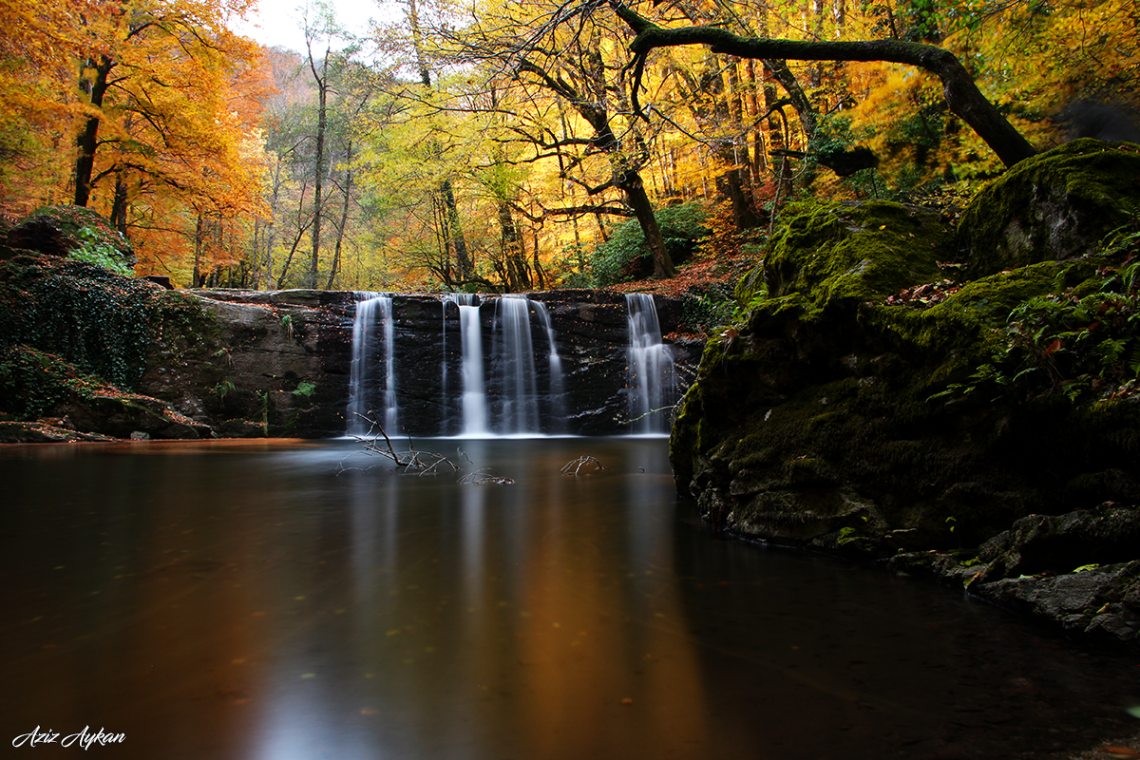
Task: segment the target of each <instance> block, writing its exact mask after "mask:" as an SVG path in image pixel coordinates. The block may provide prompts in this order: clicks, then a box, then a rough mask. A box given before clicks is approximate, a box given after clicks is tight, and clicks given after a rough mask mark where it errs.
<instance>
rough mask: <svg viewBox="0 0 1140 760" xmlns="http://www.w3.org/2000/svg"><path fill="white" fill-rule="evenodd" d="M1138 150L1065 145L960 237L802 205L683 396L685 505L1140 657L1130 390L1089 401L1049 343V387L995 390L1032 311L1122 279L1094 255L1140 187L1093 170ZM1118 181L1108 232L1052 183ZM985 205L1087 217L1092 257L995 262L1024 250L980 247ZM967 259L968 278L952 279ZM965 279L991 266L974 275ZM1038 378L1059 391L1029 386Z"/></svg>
mask: <svg viewBox="0 0 1140 760" xmlns="http://www.w3.org/2000/svg"><path fill="white" fill-rule="evenodd" d="M1097 151H1099V152H1100V153H1104V154H1105V155H1099V154H1096V152H1097ZM1094 154H1096V155H1094ZM1135 157H1136V154H1135V153H1134V149H1133V147H1132V146H1119V147H1115V146H1106V145H1103V144H1098V143H1093V142H1091V141H1077V142H1075V143H1070V144H1069V145H1067V146H1065V147H1063V148H1061V149H1059V150H1058V151H1056V152H1054V153H1052V154H1044V155H1042V156H1040V157H1038V158H1036V159H1033V162H1032V163H1033V165H1032V166H1030V167H1028V169H1030V170H1031V172H1032V173H1035V176H1038V177H1041V178H1043V179H1040V180H1039V181H1038V180H1029V179H1026V178H1025V177H1024V176H1023V177H1022V178H1021V179H1017V178H1016V177H1015V174H1016V173H1017V172H1018V171H1019V169H1021V167H1018V168H1016V169H1014V170H1012V171H1011V172H1009V174H1008V175H1007V179H1009V178H1013V179H1014V180H1015V181H1024V182H1027V183H1028V185H1029V186H1030V188H1031V190H1030V191H1028V192H1025V193H1022V195H1021V196H1020V197H1021V201H1020V202H1021V203H1022V204H1023V205H1024V206H1025V208H1019V207H1017V206H1016V205H1013V204H1012V202H1011V203H1009V204H1006V205H1004V206H1002V207H1001V208H996V207H995V201H994V199H993V196H992V195H990V194H987V193H988V192H989V191H986V192H983V193H982V194H980V195H979V197H978V200H977V201H976V202H975V204H974V205H973V206H972V207H971V209H970V210H969V211H968V212H967V213H966V214H965V215H964V216H963V221H962V223H961V226H960V227H959V228H958V230H957V231H954V230H950V229H948V228H947V226H946V225H945V223H943V222H941V221H940V220H939V219H938V218H937V217H933V216H931V215H929V213H928V212H921V211H916V212H914V213H913V214H912V213H911V211H910V210H908V209H906V208H905V207H895V206H893V205H891V204H878V203H866V204H859V205H841V206H835V205H833V206H814V207H812V206H808V207H798V208H793V209H792V212H791V214H790V215H789V216H787V217H785V219H784V222H785V225H784V227H783V229H782V231H778V232H777V233H776V234H775V235H774V236H773V239H772V241H771V243H770V244H769V251H768V258H767V259H766V261H765V264H764V266H763V267H762V269H761V270H760V271H758V272H754V273H752V274H751V275H749V277H747V278H745V280H744V281H742V283H741V285H740V286H739V287H738V289H737V298H738V299H739V300H740V301H741V303H742V304H751V305H752V306H753V307H754V308H753V309H752V311H751V312H750V313H749V315H748V316H747V318H746V319H745V320H744V321H743V322H742V323H740V324H737V325H735V326H733V327H731V328H728V329H726V330H724V331H723V332H722V333H721V334H720V335H717V336H714V337H713V338H712V339H711V340H710V341H709V342H708V345H707V348H706V350H705V353H704V355H703V357H702V360H701V365H700V369H699V372H698V377H697V381H696V382H695V383H694V384H693V386H692V387H691V388H690V389H689V391H688V393H687V394H686V396H685V399H684V401H683V402H682V407H681V411H680V413H679V416H678V419H677V421H676V423H675V425H674V428H673V433H672V438H671V442H670V456H671V460H672V463H673V467H674V472H675V474H676V477H677V482H678V487H679V489H680V490H681V491H682V493H687V494H691V495H692V496H693V497H694V498H695V499H696V501H697V505H698V507H699V509H700V511H701V513H702V515H703V516H704V517H705V518H706V519H707V520H708V521H709V522H711V523H712V524H713V525H714V526H716V527H717V528H719V529H721V530H723V531H725V532H727V533H731V534H737V535H741V536H746V537H750V538H760V539H764V540H767V541H772V542H776V543H783V544H789V545H800V546H810V547H814V548H817V549H822V550H826V551H831V552H836V553H841V554H850V555H857V556H863V557H870V558H874V559H877V560H881V561H885V562H889V563H890V564H891V565H892V566H893V567H896V568H897V569H900V570H906V571H908V572H923V573H933V574H935V575H938V576H940V577H942V578H944V579H947V580H948V581H951V582H956V583H962V584H964V585H968V587H969V589H970V591H971V592H972V593H977V594H979V595H982V596H985V597H987V598H990V599H993V600H995V601H997V602H999V603H1001V604H1005V605H1009V606H1012V607H1017V608H1018V609H1023V610H1027V611H1030V612H1032V613H1034V614H1038V615H1042V616H1044V617H1047V618H1049V619H1051V620H1054V621H1055V622H1057V623H1058V624H1060V625H1062V626H1064V627H1065V628H1066V629H1067V630H1071V631H1075V632H1088V633H1090V635H1091V634H1095V635H1097V636H1101V637H1103V638H1106V639H1112V640H1124V641H1127V642H1131V643H1137V642H1138V641H1140V639H1138V637H1137V626H1136V620H1137V619H1138V616H1140V606H1138V605H1137V591H1136V586H1135V583H1136V567H1137V565H1136V563H1137V561H1140V540H1138V539H1140V513H1138V510H1137V505H1138V504H1140V470H1138V469H1137V467H1136V462H1137V461H1140V459H1138V457H1140V403H1138V401H1137V397H1136V396H1135V395H1134V394H1131V393H1130V392H1127V391H1125V392H1118V391H1116V390H1114V389H1115V388H1116V387H1117V386H1114V385H1112V384H1111V383H1108V382H1107V381H1106V380H1104V379H1103V378H1098V377H1096V375H1095V372H1094V373H1093V375H1092V376H1091V377H1092V379H1091V380H1089V381H1088V385H1087V388H1088V390H1087V392H1082V393H1077V392H1076V391H1073V390H1071V389H1068V386H1067V384H1066V383H1067V382H1068V378H1072V377H1074V376H1075V372H1076V370H1075V369H1074V367H1075V366H1076V364H1075V362H1076V361H1077V360H1078V359H1079V358H1080V357H1079V353H1078V352H1077V350H1076V349H1075V348H1074V349H1071V350H1069V351H1068V353H1065V354H1062V353H1061V352H1063V351H1065V350H1067V349H1069V347H1070V345H1076V336H1077V333H1071V334H1070V333H1066V334H1065V335H1066V337H1065V338H1064V340H1061V342H1060V343H1050V344H1049V345H1047V346H1044V347H1043V348H1042V350H1041V351H1040V352H1039V353H1038V354H1037V356H1038V357H1039V358H1040V359H1042V365H1041V366H1042V369H1041V374H1039V375H1033V374H1032V373H1030V374H1027V375H1025V376H1023V377H1021V378H1018V380H1017V381H1016V382H1014V381H1013V380H1012V378H1013V376H1014V375H1015V374H1016V373H1017V372H1020V371H1021V370H1023V369H1025V367H1026V365H1024V364H1019V365H1017V366H1013V367H1012V368H1010V369H1009V370H1008V371H1009V375H1008V376H1007V375H1002V374H1001V373H1002V372H1004V371H1006V368H1005V367H1004V365H1001V364H1000V362H999V361H998V359H996V358H995V356H998V355H1004V354H1002V353H1001V352H1002V351H1005V350H1008V348H1009V341H1010V340H1011V338H1010V335H1015V334H1016V333H1014V332H1010V328H1009V324H1010V315H1011V313H1013V312H1014V310H1016V309H1019V308H1021V307H1023V306H1024V305H1025V304H1026V303H1027V302H1030V301H1033V300H1034V299H1037V301H1036V303H1040V304H1041V308H1043V309H1045V308H1053V307H1056V308H1061V307H1062V306H1063V305H1064V304H1074V303H1077V302H1081V303H1089V304H1093V305H1092V306H1090V307H1089V308H1090V310H1091V311H1093V312H1096V311H1097V309H1098V308H1099V307H1097V306H1096V304H1099V303H1100V302H1101V301H1088V302H1083V301H1080V299H1081V298H1084V297H1086V296H1089V295H1090V294H1093V295H1094V296H1095V294H1096V293H1098V292H1100V289H1101V288H1102V287H1105V286H1104V285H1103V283H1104V282H1105V281H1106V279H1108V278H1109V277H1110V274H1108V273H1110V272H1111V271H1112V270H1113V269H1114V268H1115V267H1117V266H1122V264H1121V262H1120V261H1118V260H1110V259H1106V258H1104V257H1100V258H1098V256H1100V252H1099V245H1098V243H1099V240H1100V237H1099V236H1102V235H1103V234H1104V233H1105V231H1106V230H1110V229H1114V228H1115V227H1114V226H1113V225H1116V224H1117V223H1118V222H1117V221H1116V216H1115V214H1116V213H1117V211H1116V209H1118V208H1129V207H1132V206H1134V205H1135V204H1136V202H1137V201H1140V184H1136V179H1135V178H1136V177H1138V176H1140V171H1135V172H1133V173H1132V174H1131V177H1130V178H1129V179H1128V181H1127V182H1125V181H1124V180H1123V179H1120V175H1119V174H1114V173H1112V171H1109V170H1107V169H1103V168H1098V167H1104V166H1106V165H1111V166H1112V167H1113V169H1116V168H1118V167H1119V166H1121V165H1125V166H1127V165H1130V164H1128V162H1129V161H1132V160H1133V159H1134V158H1135ZM1026 163H1030V162H1026ZM1102 174H1103V175H1105V176H1107V177H1108V178H1107V179H1105V178H1104V177H1102V176H1101V175H1102ZM1046 179H1047V180H1048V181H1046ZM1035 183H1036V184H1035ZM1007 185H1008V183H1007ZM1109 185H1111V186H1113V187H1115V188H1116V191H1117V193H1118V194H1117V195H1115V196H1113V197H1114V198H1115V200H1114V201H1113V203H1114V204H1116V205H1114V206H1112V207H1110V208H1108V209H1106V210H1104V211H1103V212H1102V213H1101V215H1100V216H1097V215H1096V214H1095V213H1094V211H1093V210H1092V209H1091V207H1090V206H1088V205H1087V198H1088V197H1089V196H1088V195H1087V194H1082V193H1080V192H1077V190H1072V192H1069V193H1068V194H1066V193H1065V192H1060V191H1056V192H1055V191H1054V190H1055V188H1058V187H1060V188H1066V187H1068V188H1075V187H1077V186H1081V187H1092V186H1095V187H1100V188H1103V187H1105V186H1109ZM1033 188H1036V189H1033ZM1128 188H1131V189H1130V190H1129V193H1130V194H1122V193H1123V192H1124V190H1125V189H1128ZM1046 196H1047V197H1048V199H1049V200H1048V203H1047V204H1046V205H1047V206H1049V208H1045V209H1043V208H1042V207H1041V205H1040V203H1039V202H1040V200H1041V199H1042V198H1045V197H1046ZM1066 198H1068V199H1069V201H1070V203H1069V205H1068V206H1064V205H1063V202H1064V201H1065V199H1066ZM1057 204H1062V205H1057ZM987 212H990V213H991V214H992V215H994V216H999V217H1000V218H1003V219H1006V222H1001V223H998V224H997V225H996V226H995V227H994V229H995V230H999V231H1000V230H1003V229H1004V230H1009V229H1013V228H1012V227H1010V225H1009V223H1008V221H1009V220H1010V219H1014V218H1018V219H1038V220H1040V223H1041V224H1042V225H1044V226H1045V227H1048V226H1049V225H1050V224H1052V223H1053V222H1056V221H1057V220H1064V219H1079V220H1080V221H1079V224H1076V225H1075V226H1073V227H1072V229H1079V230H1081V231H1082V235H1083V237H1082V238H1079V239H1080V240H1084V241H1085V242H1083V243H1078V242H1076V241H1077V240H1078V238H1077V237H1067V238H1066V240H1067V241H1068V242H1067V243H1066V245H1068V246H1069V247H1068V248H1066V249H1064V250H1055V249H1051V248H1050V247H1049V246H1050V245H1051V244H1050V243H1048V241H1045V242H1042V240H1043V239H1039V238H1038V237H1035V236H1034V235H1030V236H1029V237H1026V238H1024V239H1025V240H1033V241H1036V242H1034V244H1033V245H1034V246H1036V247H1035V248H1034V250H1035V251H1036V253H1034V254H1033V256H1031V257H1028V258H1019V257H1020V256H1021V255H1022V254H1021V253H1017V252H1016V251H1012V252H1011V250H1010V249H1008V247H1007V248H1005V249H1002V250H997V249H998V248H1000V247H1001V246H1003V245H1006V243H1004V242H1001V241H1002V240H1006V241H1008V240H1009V239H1011V238H1010V236H1009V235H1004V233H1003V234H998V235H996V236H991V237H990V238H985V237H984V236H982V235H980V234H979V230H978V229H977V226H978V225H980V224H981V222H979V221H978V220H980V219H989V216H988V215H987ZM1003 214H1004V215H1005V216H1002V215H1003ZM1049 220H1053V222H1051V221H1049ZM1094 230H1095V232H1094ZM1003 235H1004V236H1003ZM1014 237H1016V236H1014ZM999 238H1000V240H999ZM987 239H988V240H989V241H990V242H989V243H988V245H989V246H990V248H989V249H985V250H983V249H982V248H980V246H983V241H984V240H987ZM1090 240H1092V241H1093V242H1092V243H1090V242H1088V241H1090ZM963 241H966V243H965V244H964V243H963ZM995 241H996V242H995ZM1082 246H1083V247H1082ZM963 250H967V251H969V252H970V256H971V258H967V259H966V260H965V262H964V263H965V267H962V266H961V262H959V263H958V265H955V266H948V267H945V268H940V267H939V265H938V263H937V262H940V261H941V262H952V263H953V262H954V257H955V255H956V253H958V252H960V251H963ZM1018 250H1021V251H1023V252H1024V250H1027V249H1026V248H1023V249H1018ZM995 262H1000V263H995ZM971 268H973V269H976V270H977V271H980V272H985V273H987V274H986V275H985V276H968V277H967V278H966V279H962V278H961V275H960V272H961V271H962V270H963V269H965V270H967V271H969V270H970V269H971ZM948 278H953V279H954V281H953V282H949V281H948ZM762 280H763V281H764V282H766V284H767V288H768V293H769V294H770V297H768V298H766V299H760V298H757V293H758V292H759V283H760V282H761V281H762ZM924 284H929V286H930V287H926V288H924V287H923V286H924ZM1114 287H1115V286H1114ZM899 293H903V294H905V295H904V296H901V297H900V296H899ZM935 293H936V294H937V297H931V298H927V296H928V295H929V294H935ZM892 294H894V295H892ZM1115 298H1116V296H1115V295H1112V294H1110V295H1109V296H1107V297H1106V298H1103V299H1101V300H1102V301H1105V300H1107V301H1109V302H1113V299H1115ZM1050 313H1052V312H1050ZM1019 318H1020V317H1019ZM1103 327H1104V325H1103V324H1102V325H1100V326H1099V327H1098V326H1094V327H1093V328H1092V329H1093V330H1094V331H1095V330H1096V329H1103ZM1069 329H1072V330H1076V329H1077V328H1071V327H1070V328H1069ZM1081 329H1082V330H1083V331H1084V333H1088V332H1089V331H1088V328H1081ZM1094 334H1095V333H1094ZM1084 340H1086V341H1087V340H1089V338H1088V337H1087V336H1086V337H1085V338H1084ZM1120 340H1121V341H1122V342H1124V343H1127V341H1128V340H1130V338H1128V337H1127V336H1125V335H1123V334H1122V337H1121V338H1120ZM995 352H996V353H995ZM1054 354H1056V355H1054ZM1063 362H1070V363H1069V364H1065V363H1063ZM1030 366H1032V365H1030ZM1106 366H1107V365H1106ZM987 367H988V368H989V369H988V370H987V369H986V368H987ZM1050 368H1052V370H1050ZM987 371H989V372H990V373H991V375H988V376H987V375H986V374H985V373H986V372H987ZM1050 371H1056V372H1057V373H1059V374H1058V376H1057V377H1054V376H1048V378H1046V376H1047V375H1048V372H1050ZM1061 373H1063V374H1061ZM995 376H996V377H998V379H999V380H1001V382H1007V383H1009V385H1008V386H1003V385H1001V383H1000V382H996V381H994V382H990V381H988V380H986V378H987V377H995ZM1031 376H1036V377H1039V378H1046V379H1044V380H1042V381H1041V382H1039V383H1038V384H1037V385H1028V384H1026V385H1025V386H1024V387H1023V386H1018V385H1017V383H1027V382H1028V381H1026V379H1025V378H1026V377H1031ZM1058 377H1059V378H1061V379H1058ZM1104 377H1108V374H1107V373H1105V374H1104ZM1003 378H1004V379H1003ZM1014 386H1016V387H1017V388H1018V389H1019V390H1017V391H1016V392H1015V391H1013V390H1011V388H1013V387H1014ZM1074 387H1075V386H1074ZM1078 569H1079V570H1080V572H1076V571H1077V570H1078Z"/></svg>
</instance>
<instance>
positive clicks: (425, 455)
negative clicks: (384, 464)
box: [341, 413, 462, 476]
mask: <svg viewBox="0 0 1140 760" xmlns="http://www.w3.org/2000/svg"><path fill="white" fill-rule="evenodd" d="M357 416H358V417H360V418H361V419H362V420H366V421H367V422H368V432H367V433H365V434H364V435H354V436H352V437H353V438H354V439H356V440H357V441H359V442H360V444H361V445H362V446H363V447H364V453H365V454H367V455H368V456H373V455H379V456H382V457H384V458H385V459H389V460H391V461H392V462H393V463H394V464H395V465H396V466H397V467H399V468H402V470H403V472H405V473H415V474H417V475H420V476H423V475H438V474H439V471H440V470H446V469H447V468H450V471H451V472H460V470H461V469H462V468H460V467H459V465H457V464H455V463H454V462H452V461H451V460H450V459H448V458H447V457H445V456H443V455H442V454H436V453H435V452H432V451H416V447H415V444H414V443H412V441H411V439H408V450H407V451H396V447H395V446H393V445H392V439H391V438H389V437H388V433H387V432H386V431H385V430H384V426H383V425H381V424H380V423H379V422H377V421H376V420H374V419H372V418H371V417H369V416H367V415H364V414H359V413H358V414H357ZM378 434H379V435H380V436H383V438H384V445H381V444H380V443H379V441H378V438H377V435H378ZM346 469H349V468H346V467H345V466H344V462H343V461H342V462H341V471H342V472H343V471H345V470H346Z"/></svg>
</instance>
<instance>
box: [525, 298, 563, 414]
mask: <svg viewBox="0 0 1140 760" xmlns="http://www.w3.org/2000/svg"><path fill="white" fill-rule="evenodd" d="M531 303H533V304H534V313H535V314H537V315H538V323H539V324H540V325H542V328H543V329H544V330H545V331H546V340H547V341H548V342H549V344H550V353H549V354H547V358H546V360H547V363H548V364H549V365H550V410H549V412H548V418H549V420H550V423H551V427H550V429H549V430H548V431H547V432H550V433H561V432H563V431H562V426H563V424H564V423H565V421H566V399H565V397H564V396H563V388H562V358H561V357H560V356H559V355H558V343H557V341H555V339H554V326H553V325H552V324H551V322H550V314H549V313H548V312H547V311H546V304H544V303H542V302H541V301H532V302H531Z"/></svg>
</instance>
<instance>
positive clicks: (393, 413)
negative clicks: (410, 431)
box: [347, 293, 399, 435]
mask: <svg viewBox="0 0 1140 760" xmlns="http://www.w3.org/2000/svg"><path fill="white" fill-rule="evenodd" d="M356 297H357V299H358V302H357V304H356V316H355V317H354V318H353V320H352V362H351V364H350V366H349V381H348V410H347V417H348V425H347V431H348V434H349V435H364V434H366V433H368V429H369V423H368V422H367V421H366V420H364V419H363V418H362V417H361V415H364V416H365V417H371V418H373V419H376V421H377V422H379V423H380V424H382V425H383V426H384V430H385V431H386V432H388V433H389V434H390V435H391V434H394V433H395V432H396V431H397V429H398V428H397V425H398V422H399V420H398V417H397V408H396V366H395V324H394V321H393V319H392V296H390V295H378V294H376V293H357V294H356ZM377 321H379V323H380V332H381V333H382V335H381V336H380V339H381V340H382V341H383V345H384V359H383V368H384V383H383V388H382V389H380V388H379V387H378V386H379V382H378V381H379V374H380V372H379V369H380V368H379V367H377V366H376V364H375V363H374V362H375V358H374V357H375V356H376V341H377V334H376V333H377V330H376V323H377ZM376 390H381V397H380V401H381V402H382V408H383V416H381V417H379V418H377V417H373V415H374V414H375V410H374V409H373V399H374V394H375V391H376Z"/></svg>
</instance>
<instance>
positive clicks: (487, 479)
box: [459, 468, 515, 486]
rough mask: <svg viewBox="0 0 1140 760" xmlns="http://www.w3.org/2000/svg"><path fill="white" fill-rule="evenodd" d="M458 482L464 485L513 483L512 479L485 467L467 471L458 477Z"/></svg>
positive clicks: (508, 484)
mask: <svg viewBox="0 0 1140 760" xmlns="http://www.w3.org/2000/svg"><path fill="white" fill-rule="evenodd" d="M459 482H460V484H461V485H465V486H513V485H514V484H515V481H514V480H513V479H511V478H504V477H500V476H499V475H495V474H494V473H492V472H491V471H490V470H488V469H486V468H484V469H482V470H475V471H474V472H469V473H467V474H466V475H464V476H463V477H462V478H460V479H459Z"/></svg>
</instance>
